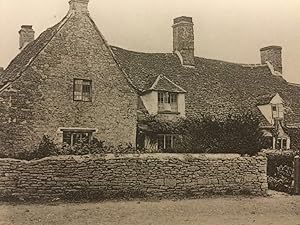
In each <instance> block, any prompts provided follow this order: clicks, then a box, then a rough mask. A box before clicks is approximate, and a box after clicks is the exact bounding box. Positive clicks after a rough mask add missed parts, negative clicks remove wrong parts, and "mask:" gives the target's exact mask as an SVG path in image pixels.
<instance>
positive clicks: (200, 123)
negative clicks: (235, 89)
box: [140, 112, 264, 155]
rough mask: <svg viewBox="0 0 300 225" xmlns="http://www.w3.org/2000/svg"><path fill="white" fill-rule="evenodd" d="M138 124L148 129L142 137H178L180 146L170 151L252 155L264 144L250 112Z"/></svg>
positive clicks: (255, 120)
mask: <svg viewBox="0 0 300 225" xmlns="http://www.w3.org/2000/svg"><path fill="white" fill-rule="evenodd" d="M140 123H141V124H143V125H144V126H145V127H147V130H146V131H144V133H145V135H147V136H148V137H150V138H151V139H153V140H155V138H156V135H157V134H178V135H181V137H182V138H181V142H180V144H179V145H177V146H176V148H175V149H173V150H171V151H172V152H188V153H203V152H207V153H240V154H249V155H254V154H255V153H257V152H258V151H260V150H261V149H262V148H263V145H264V138H263V133H262V131H261V129H260V128H259V119H258V118H257V117H256V116H255V115H253V114H252V113H250V112H248V113H244V114H240V115H228V116H227V117H226V118H225V119H222V120H221V119H217V118H215V117H213V116H199V117H189V118H186V119H179V120H176V121H173V122H172V121H164V120H160V119H158V118H157V117H151V116H149V117H146V118H145V119H144V120H143V121H140ZM169 151H170V150H169Z"/></svg>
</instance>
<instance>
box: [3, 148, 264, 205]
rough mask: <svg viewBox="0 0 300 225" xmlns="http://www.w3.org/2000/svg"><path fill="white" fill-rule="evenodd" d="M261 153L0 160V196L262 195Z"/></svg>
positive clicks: (262, 168) (162, 196)
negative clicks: (249, 154) (258, 154)
mask: <svg viewBox="0 0 300 225" xmlns="http://www.w3.org/2000/svg"><path fill="white" fill-rule="evenodd" d="M266 168H267V160H266V157H264V156H256V157H240V156H239V155H235V154H226V155H209V154H200V155H183V154H143V155H132V154H127V155H119V156H118V155H111V154H109V155H105V156H100V155H93V156H59V157H50V158H45V159H41V160H36V161H21V160H13V159H0V197H1V198H10V197H16V198H24V199H52V198H70V197H76V196H77V197H78V196H81V197H92V198H114V197H147V198H148V197H149V198H170V197H191V196H203V195H205V194H253V195H264V194H265V193H266V190H267V176H266Z"/></svg>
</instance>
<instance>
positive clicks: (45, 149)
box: [23, 135, 59, 160]
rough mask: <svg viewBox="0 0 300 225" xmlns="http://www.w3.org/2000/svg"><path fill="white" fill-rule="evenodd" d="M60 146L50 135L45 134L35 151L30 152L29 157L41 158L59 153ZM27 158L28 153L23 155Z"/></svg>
mask: <svg viewBox="0 0 300 225" xmlns="http://www.w3.org/2000/svg"><path fill="white" fill-rule="evenodd" d="M58 152H59V148H58V146H57V145H56V144H55V143H54V141H53V140H52V139H51V138H50V137H49V136H46V135H44V136H43V138H42V140H41V142H40V144H39V146H38V148H37V149H35V150H34V151H33V152H31V153H29V154H28V156H27V159H28V160H30V159H41V158H45V157H49V156H54V155H58ZM23 158H26V154H25V155H24V156H23Z"/></svg>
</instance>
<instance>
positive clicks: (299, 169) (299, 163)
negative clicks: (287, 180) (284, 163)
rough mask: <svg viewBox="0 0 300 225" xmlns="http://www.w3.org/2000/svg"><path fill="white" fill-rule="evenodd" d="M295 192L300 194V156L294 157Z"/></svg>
mask: <svg viewBox="0 0 300 225" xmlns="http://www.w3.org/2000/svg"><path fill="white" fill-rule="evenodd" d="M294 182H295V194H296V195H297V194H298V195H299V194H300V156H296V157H295V158H294Z"/></svg>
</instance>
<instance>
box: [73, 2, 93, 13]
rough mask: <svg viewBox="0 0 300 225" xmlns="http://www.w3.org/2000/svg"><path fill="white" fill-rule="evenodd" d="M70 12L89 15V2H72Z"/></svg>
mask: <svg viewBox="0 0 300 225" xmlns="http://www.w3.org/2000/svg"><path fill="white" fill-rule="evenodd" d="M69 4H70V11H76V12H84V13H88V5H89V0H70V1H69Z"/></svg>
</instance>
